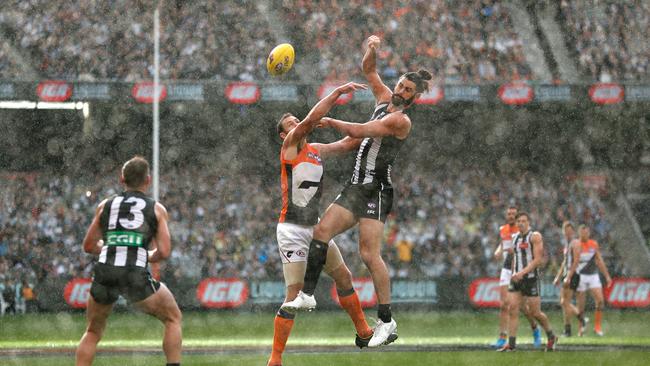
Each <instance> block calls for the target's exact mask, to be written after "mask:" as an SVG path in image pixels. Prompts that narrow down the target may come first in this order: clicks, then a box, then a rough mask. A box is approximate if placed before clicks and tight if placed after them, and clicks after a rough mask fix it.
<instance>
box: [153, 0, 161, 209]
mask: <svg viewBox="0 0 650 366" xmlns="http://www.w3.org/2000/svg"><path fill="white" fill-rule="evenodd" d="M159 10H160V4H158V5H157V6H156V10H155V11H154V13H153V14H154V15H153V48H154V51H153V52H154V53H153V95H154V98H153V149H152V150H153V159H152V160H153V161H152V164H153V167H152V170H153V199H155V200H156V201H158V198H159V191H160V188H159V184H158V180H159V155H160V146H159V145H160V144H159V139H160V136H159V135H160V133H159V130H160V110H159V100H158V96H159V95H160V91H159V89H160V86H159V85H158V83H159V82H160V73H159V68H160V40H159V38H160V20H159V17H160V11H159Z"/></svg>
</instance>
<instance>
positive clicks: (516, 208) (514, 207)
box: [506, 205, 519, 211]
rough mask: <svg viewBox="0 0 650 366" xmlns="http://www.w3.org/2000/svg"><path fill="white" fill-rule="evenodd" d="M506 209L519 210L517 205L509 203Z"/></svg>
mask: <svg viewBox="0 0 650 366" xmlns="http://www.w3.org/2000/svg"><path fill="white" fill-rule="evenodd" d="M506 210H516V211H519V207H517V206H515V205H510V206H508V208H507V209H506Z"/></svg>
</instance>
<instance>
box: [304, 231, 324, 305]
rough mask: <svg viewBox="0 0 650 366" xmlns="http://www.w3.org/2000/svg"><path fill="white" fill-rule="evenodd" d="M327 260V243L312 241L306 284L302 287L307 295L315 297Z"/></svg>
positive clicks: (308, 256)
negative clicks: (319, 278)
mask: <svg viewBox="0 0 650 366" xmlns="http://www.w3.org/2000/svg"><path fill="white" fill-rule="evenodd" d="M326 260H327V243H323V242H322V241H320V240H316V239H314V240H312V241H311V243H309V254H308V255H307V270H306V271H305V284H304V285H303V286H302V292H304V293H306V294H307V295H313V294H314V291H315V290H316V284H317V283H318V277H320V273H321V272H322V271H323V267H324V266H325V261H326Z"/></svg>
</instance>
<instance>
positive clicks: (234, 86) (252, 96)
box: [225, 82, 261, 104]
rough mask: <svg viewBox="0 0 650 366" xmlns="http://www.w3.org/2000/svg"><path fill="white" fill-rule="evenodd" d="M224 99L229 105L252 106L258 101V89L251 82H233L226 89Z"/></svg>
mask: <svg viewBox="0 0 650 366" xmlns="http://www.w3.org/2000/svg"><path fill="white" fill-rule="evenodd" d="M225 93H226V98H228V100H229V101H230V103H235V104H253V103H255V102H257V101H258V100H259V99H260V94H261V92H260V88H259V86H257V84H255V83H251V82H234V83H230V84H228V86H227V87H226V91H225Z"/></svg>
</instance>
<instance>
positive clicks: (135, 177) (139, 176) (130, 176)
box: [122, 155, 149, 188]
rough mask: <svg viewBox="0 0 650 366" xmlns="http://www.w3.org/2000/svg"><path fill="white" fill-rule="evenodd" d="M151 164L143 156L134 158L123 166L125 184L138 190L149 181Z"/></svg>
mask: <svg viewBox="0 0 650 366" xmlns="http://www.w3.org/2000/svg"><path fill="white" fill-rule="evenodd" d="M148 175H149V162H148V161H147V159H145V158H143V157H142V156H138V155H136V156H134V157H133V158H131V159H130V160H129V161H127V162H126V163H124V165H122V177H124V184H126V186H127V187H129V188H138V187H140V186H141V185H142V184H144V183H145V182H146V181H147V176H148Z"/></svg>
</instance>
